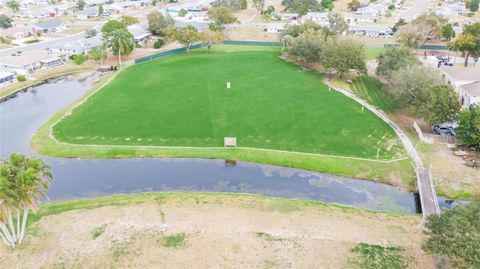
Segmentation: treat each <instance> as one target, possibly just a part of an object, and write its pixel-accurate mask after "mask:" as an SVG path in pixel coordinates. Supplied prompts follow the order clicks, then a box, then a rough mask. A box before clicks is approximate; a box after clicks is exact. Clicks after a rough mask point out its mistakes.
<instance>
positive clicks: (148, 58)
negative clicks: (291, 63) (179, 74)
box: [134, 40, 282, 64]
mask: <svg viewBox="0 0 480 269" xmlns="http://www.w3.org/2000/svg"><path fill="white" fill-rule="evenodd" d="M223 44H225V45H245V46H281V45H282V43H280V42H271V41H240V40H225V41H223ZM206 45H207V43H198V44H195V45H192V46H191V47H190V49H198V48H201V47H204V46H206ZM186 50H187V48H186V47H182V48H178V49H173V50H167V51H162V52H159V53H155V54H152V55H148V56H144V57H140V58H136V59H135V60H134V62H135V64H139V63H143V62H147V61H151V60H153V59H157V58H160V57H165V56H168V55H172V54H177V53H182V52H185V51H186Z"/></svg>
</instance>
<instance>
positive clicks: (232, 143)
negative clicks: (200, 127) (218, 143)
mask: <svg viewBox="0 0 480 269" xmlns="http://www.w3.org/2000/svg"><path fill="white" fill-rule="evenodd" d="M223 144H224V146H225V147H236V146H237V138H236V137H224V138H223Z"/></svg>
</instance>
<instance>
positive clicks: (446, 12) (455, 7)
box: [436, 1, 466, 17]
mask: <svg viewBox="0 0 480 269" xmlns="http://www.w3.org/2000/svg"><path fill="white" fill-rule="evenodd" d="M465 10H466V9H465V3H464V2H463V1H448V2H444V3H443V5H442V6H441V7H440V9H439V10H437V12H436V13H437V15H440V16H445V17H447V16H452V15H456V16H463V15H464V14H465Z"/></svg>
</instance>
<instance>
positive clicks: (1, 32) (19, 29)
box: [0, 26, 30, 36]
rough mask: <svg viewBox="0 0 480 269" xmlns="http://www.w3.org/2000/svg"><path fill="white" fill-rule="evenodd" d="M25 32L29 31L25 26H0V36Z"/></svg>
mask: <svg viewBox="0 0 480 269" xmlns="http://www.w3.org/2000/svg"><path fill="white" fill-rule="evenodd" d="M27 32H30V30H28V28H27V27H20V26H15V27H11V28H8V29H1V28H0V36H10V35H14V34H16V33H27Z"/></svg>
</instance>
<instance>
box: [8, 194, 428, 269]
mask: <svg viewBox="0 0 480 269" xmlns="http://www.w3.org/2000/svg"><path fill="white" fill-rule="evenodd" d="M202 197H203V198H198V197H196V196H194V195H190V196H187V197H185V195H184V196H182V197H181V198H179V199H168V200H166V201H161V202H158V203H155V202H146V203H141V204H133V205H127V206H122V207H121V206H105V207H100V208H96V209H90V210H73V211H67V212H64V213H60V214H55V215H50V216H46V217H43V218H41V219H40V220H39V221H37V222H35V223H34V224H33V225H32V226H31V227H29V230H28V234H27V237H26V242H24V244H23V245H21V246H20V247H19V248H17V249H16V250H7V249H6V248H5V247H4V246H0V268H345V266H348V260H349V259H350V258H351V257H352V254H351V252H350V249H351V248H352V247H353V246H355V245H356V244H358V243H361V242H364V243H369V244H381V245H395V246H401V247H404V248H405V250H406V254H407V255H409V256H411V257H413V259H414V262H413V263H412V264H411V268H433V263H432V258H431V257H430V256H427V255H426V254H424V253H423V252H422V250H421V248H420V244H421V240H422V239H423V235H422V231H421V226H420V225H419V223H418V222H419V220H420V219H419V217H417V216H394V215H391V214H387V213H373V212H367V211H363V210H355V209H352V210H350V209H348V210H346V209H343V208H339V207H337V206H315V205H311V204H304V203H302V202H298V203H292V202H291V201H289V200H281V199H268V198H262V197H256V196H233V195H218V196H216V195H208V196H202ZM205 197H209V198H205ZM181 233H184V234H186V237H185V241H184V242H183V243H182V244H179V245H178V246H176V247H166V246H165V244H164V241H165V236H169V235H177V234H181Z"/></svg>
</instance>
